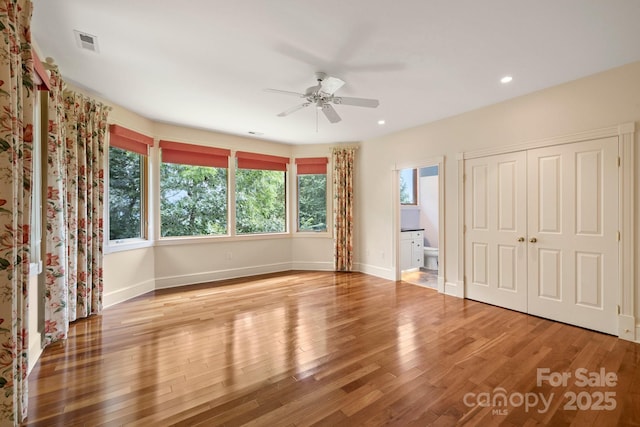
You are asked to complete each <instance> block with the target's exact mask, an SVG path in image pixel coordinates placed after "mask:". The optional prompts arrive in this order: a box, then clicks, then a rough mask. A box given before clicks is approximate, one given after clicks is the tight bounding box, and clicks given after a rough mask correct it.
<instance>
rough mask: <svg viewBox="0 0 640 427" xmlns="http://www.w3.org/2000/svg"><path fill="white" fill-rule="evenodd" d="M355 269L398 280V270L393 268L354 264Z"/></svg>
mask: <svg viewBox="0 0 640 427" xmlns="http://www.w3.org/2000/svg"><path fill="white" fill-rule="evenodd" d="M354 270H355V271H359V272H361V273H365V274H370V275H372V276H376V277H381V278H383V279H387V280H392V281H394V282H395V281H396V272H395V271H394V270H393V269H391V268H382V267H377V266H375V265H369V264H360V263H355V264H354Z"/></svg>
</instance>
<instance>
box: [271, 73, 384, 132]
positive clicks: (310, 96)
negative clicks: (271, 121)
mask: <svg viewBox="0 0 640 427" xmlns="http://www.w3.org/2000/svg"><path fill="white" fill-rule="evenodd" d="M316 81H317V82H318V84H316V85H315V86H311V87H309V88H307V90H306V91H305V92H304V93H298V92H291V91H288V90H279V89H265V90H266V91H268V92H274V93H282V94H285V95H293V96H297V97H298V98H304V99H306V101H305V102H303V103H302V104H300V105H296V106H295V107H292V108H289V109H288V110H285V111H283V112H282V113H280V114H278V117H285V116H288V115H289V114H291V113H294V112H296V111H298V110H300V109H302V108H306V107H309V106H310V105H314V106H315V107H316V108H317V109H318V110H321V111H322V112H323V113H324V115H325V117H326V118H327V120H329V121H330V122H331V123H338V122H339V121H340V120H342V119H341V118H340V116H339V115H338V113H337V112H336V110H335V108H333V106H332V105H331V104H332V103H333V104H340V105H353V106H355V107H368V108H376V107H377V106H378V105H379V104H380V102H379V101H378V100H377V99H367V98H352V97H347V96H335V95H334V94H335V93H336V91H337V90H338V89H340V88H341V87H342V86H343V85H344V81H342V80H340V79H339V78H337V77H331V76H327V75H326V74H325V73H322V72H317V73H316Z"/></svg>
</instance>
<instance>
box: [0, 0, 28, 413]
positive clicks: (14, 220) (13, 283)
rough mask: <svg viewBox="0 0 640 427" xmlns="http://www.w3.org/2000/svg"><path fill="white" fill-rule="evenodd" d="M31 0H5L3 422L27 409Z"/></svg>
mask: <svg viewBox="0 0 640 427" xmlns="http://www.w3.org/2000/svg"><path fill="white" fill-rule="evenodd" d="M31 13H32V3H31V1H30V0H3V1H0V31H2V37H0V425H18V424H19V423H20V422H21V421H22V420H23V419H24V418H25V417H26V414H27V395H28V392H27V366H28V361H27V351H28V345H29V340H28V337H27V331H28V325H27V321H28V305H27V301H28V295H27V291H28V288H29V223H30V219H31V218H30V216H31V181H32V179H33V174H32V169H31V166H32V159H31V154H32V143H33V111H34V101H33V96H34V84H33V57H32V54H31V33H30V26H31Z"/></svg>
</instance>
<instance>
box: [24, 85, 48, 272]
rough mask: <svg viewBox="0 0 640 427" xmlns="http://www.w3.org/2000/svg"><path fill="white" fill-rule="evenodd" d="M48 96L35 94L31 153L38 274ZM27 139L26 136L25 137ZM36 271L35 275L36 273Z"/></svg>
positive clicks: (38, 267)
mask: <svg viewBox="0 0 640 427" xmlns="http://www.w3.org/2000/svg"><path fill="white" fill-rule="evenodd" d="M41 96H48V94H47V93H46V92H45V93H44V95H41V94H40V91H35V92H34V97H35V98H34V108H33V126H32V133H31V134H32V136H33V145H32V151H31V158H32V162H33V163H32V165H31V168H32V170H33V185H32V186H31V220H30V224H29V227H30V237H29V241H30V249H29V256H30V263H31V264H32V267H33V268H35V269H36V270H37V273H39V272H40V271H41V268H42V262H41V257H42V256H41V246H42V135H41V132H40V130H41V114H42V107H41V104H40V97H41ZM25 139H26V136H25ZM36 270H34V273H35V272H36Z"/></svg>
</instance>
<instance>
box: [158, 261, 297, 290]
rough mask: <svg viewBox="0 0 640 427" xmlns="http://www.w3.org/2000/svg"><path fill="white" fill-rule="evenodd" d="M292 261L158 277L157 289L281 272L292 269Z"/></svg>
mask: <svg viewBox="0 0 640 427" xmlns="http://www.w3.org/2000/svg"><path fill="white" fill-rule="evenodd" d="M291 267H292V266H291V263H290V262H283V263H278V264H267V265H256V266H253V267H243V268H230V269H228V270H215V271H206V272H202V273H194V274H185V275H182V276H166V277H160V278H156V289H166V288H175V287H178V286H186V285H195V284H198V283H206V282H217V281H219V280H227V279H235V278H238V277H248V276H257V275H259V274H267V273H279V272H281V271H289V270H291V269H292V268H291Z"/></svg>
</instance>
